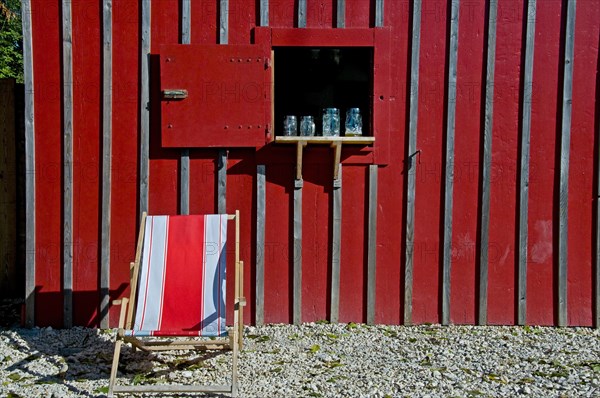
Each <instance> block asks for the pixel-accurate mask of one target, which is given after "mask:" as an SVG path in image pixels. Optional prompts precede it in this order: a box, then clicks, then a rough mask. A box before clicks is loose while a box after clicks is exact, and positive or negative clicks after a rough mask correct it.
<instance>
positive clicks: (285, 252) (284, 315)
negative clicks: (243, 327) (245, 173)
mask: <svg viewBox="0 0 600 398" xmlns="http://www.w3.org/2000/svg"><path fill="white" fill-rule="evenodd" d="M294 176H295V170H294V167H293V166H292V161H290V162H289V163H288V164H277V163H268V164H267V165H266V177H267V188H266V191H267V202H266V203H267V208H266V226H265V252H264V254H263V255H264V258H265V322H266V323H281V322H284V323H289V322H291V319H292V318H291V311H292V297H291V295H292V288H291V285H292V271H291V269H292V266H293V246H292V243H291V239H292V238H291V237H292V236H293V235H292V228H293V226H292V212H293V208H294V207H293V189H294V188H293V184H294Z"/></svg>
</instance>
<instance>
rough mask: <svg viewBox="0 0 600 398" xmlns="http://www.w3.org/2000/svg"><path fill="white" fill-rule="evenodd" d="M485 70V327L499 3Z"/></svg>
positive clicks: (493, 9) (492, 16)
mask: <svg viewBox="0 0 600 398" xmlns="http://www.w3.org/2000/svg"><path fill="white" fill-rule="evenodd" d="M488 7H489V12H488V27H487V35H488V40H487V70H486V78H485V125H484V130H483V164H482V179H481V214H480V219H481V230H480V234H481V245H480V249H479V250H480V251H479V311H478V323H479V324H480V325H485V324H487V302H488V293H487V292H488V261H489V260H488V250H489V247H488V246H489V236H490V178H491V169H492V127H493V117H494V71H495V67H496V21H497V17H498V2H497V1H491V2H489V3H488Z"/></svg>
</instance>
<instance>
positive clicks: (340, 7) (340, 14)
mask: <svg viewBox="0 0 600 398" xmlns="http://www.w3.org/2000/svg"><path fill="white" fill-rule="evenodd" d="M335 26H336V28H345V27H346V0H337V2H336V21H335Z"/></svg>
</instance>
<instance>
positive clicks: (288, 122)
mask: <svg viewBox="0 0 600 398" xmlns="http://www.w3.org/2000/svg"><path fill="white" fill-rule="evenodd" d="M283 135H284V136H288V137H289V136H294V135H298V120H297V119H296V116H294V115H287V116H286V117H285V118H284V119H283Z"/></svg>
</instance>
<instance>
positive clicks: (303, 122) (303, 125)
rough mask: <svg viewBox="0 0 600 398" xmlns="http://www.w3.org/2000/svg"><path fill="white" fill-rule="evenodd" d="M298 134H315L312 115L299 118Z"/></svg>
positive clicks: (306, 135)
mask: <svg viewBox="0 0 600 398" xmlns="http://www.w3.org/2000/svg"><path fill="white" fill-rule="evenodd" d="M300 135H301V136H304V137H311V136H313V135H315V118H314V117H312V116H302V118H301V119H300Z"/></svg>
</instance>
